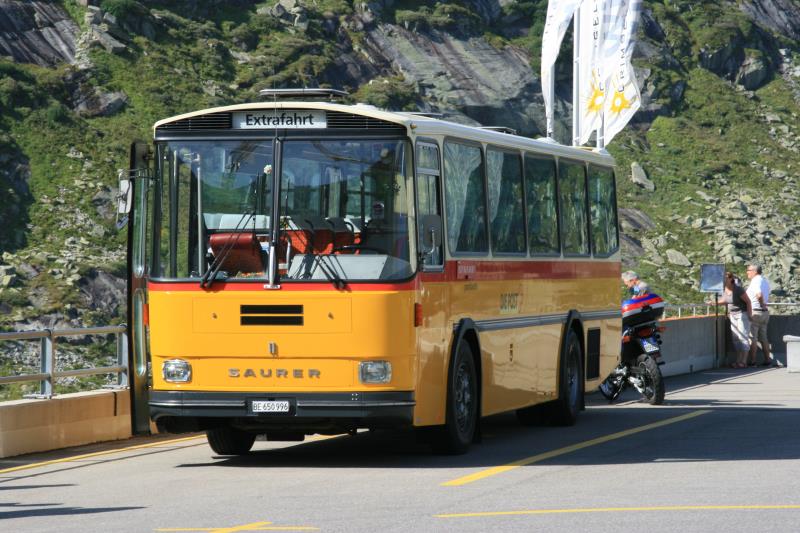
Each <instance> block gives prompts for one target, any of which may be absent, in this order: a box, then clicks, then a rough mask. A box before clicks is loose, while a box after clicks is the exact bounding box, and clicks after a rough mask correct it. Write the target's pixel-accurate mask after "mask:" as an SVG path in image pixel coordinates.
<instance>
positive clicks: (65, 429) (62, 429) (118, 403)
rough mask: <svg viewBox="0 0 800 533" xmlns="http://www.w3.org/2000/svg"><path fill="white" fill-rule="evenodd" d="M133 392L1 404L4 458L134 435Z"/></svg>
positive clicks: (0, 451) (0, 444) (0, 448)
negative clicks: (132, 425) (132, 426)
mask: <svg viewBox="0 0 800 533" xmlns="http://www.w3.org/2000/svg"><path fill="white" fill-rule="evenodd" d="M130 397H131V396H130V391H129V390H127V389H125V390H119V391H112V390H100V391H91V392H78V393H74V394H63V395H59V396H55V397H54V398H53V399H51V400H16V401H11V402H2V403H0V457H10V456H12V455H20V454H24V453H33V452H42V451H48V450H55V449H58V448H66V447H68V446H79V445H82V444H89V443H92V442H101V441H109V440H119V439H127V438H129V437H130V436H131V403H130Z"/></svg>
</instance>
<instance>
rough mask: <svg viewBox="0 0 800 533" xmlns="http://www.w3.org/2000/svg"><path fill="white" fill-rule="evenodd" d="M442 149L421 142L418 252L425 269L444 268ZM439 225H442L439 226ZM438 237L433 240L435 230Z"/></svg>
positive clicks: (418, 187)
mask: <svg viewBox="0 0 800 533" xmlns="http://www.w3.org/2000/svg"><path fill="white" fill-rule="evenodd" d="M440 174H441V172H440V170H439V147H438V146H436V145H435V144H427V143H422V142H420V143H417V234H418V237H419V240H418V242H419V246H418V248H417V250H418V251H419V252H420V255H421V257H422V264H423V266H424V267H433V268H437V267H439V268H440V267H442V266H443V264H444V263H443V259H444V254H443V253H442V223H441V220H442V208H441V192H440V188H439V187H440V186H439V176H440ZM437 222H438V224H437ZM432 229H433V231H434V237H433V238H431V230H432Z"/></svg>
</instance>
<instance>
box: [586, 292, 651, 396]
mask: <svg viewBox="0 0 800 533" xmlns="http://www.w3.org/2000/svg"><path fill="white" fill-rule="evenodd" d="M663 313H664V301H663V300H662V299H661V297H659V296H658V295H657V294H646V295H643V296H639V297H635V298H631V299H630V300H625V301H623V302H622V347H621V354H620V363H619V365H617V367H616V368H615V369H614V370H613V371H612V372H611V374H609V376H608V377H607V378H606V379H605V381H603V383H601V384H600V393H601V394H602V395H603V396H605V398H606V399H607V400H608V401H609V402H613V401H614V400H616V399H617V397H619V395H620V394H622V391H624V390H625V389H626V388H627V387H629V386H632V387H633V388H635V389H636V390H637V391H638V392H639V394H641V395H642V399H644V401H646V402H647V403H649V404H651V405H661V404H662V403H663V402H664V394H665V390H664V378H663V376H662V375H661V369H660V368H659V367H660V366H661V365H663V364H664V362H663V361H662V360H661V335H660V332H661V331H663V328H662V327H659V325H658V319H659V318H661V315H663Z"/></svg>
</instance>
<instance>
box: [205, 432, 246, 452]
mask: <svg viewBox="0 0 800 533" xmlns="http://www.w3.org/2000/svg"><path fill="white" fill-rule="evenodd" d="M206 438H207V439H208V445H209V446H211V449H212V450H214V452H215V453H217V454H218V455H244V454H246V453H248V452H249V451H250V448H252V447H253V443H254V442H255V441H256V436H255V435H254V434H253V433H248V432H246V431H242V430H241V429H236V428H232V427H227V426H226V427H219V428H213V429H209V430H208V431H206Z"/></svg>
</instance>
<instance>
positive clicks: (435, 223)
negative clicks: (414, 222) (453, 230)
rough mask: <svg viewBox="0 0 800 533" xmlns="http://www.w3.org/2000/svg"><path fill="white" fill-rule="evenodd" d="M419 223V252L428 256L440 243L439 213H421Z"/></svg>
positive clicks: (440, 218) (440, 221) (436, 249)
mask: <svg viewBox="0 0 800 533" xmlns="http://www.w3.org/2000/svg"><path fill="white" fill-rule="evenodd" d="M419 224H420V241H421V242H420V254H421V255H422V256H423V258H427V257H430V256H431V255H432V254H434V253H435V252H437V251H438V250H439V247H440V246H441V245H442V217H440V216H439V215H422V216H421V217H420V220H419Z"/></svg>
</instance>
